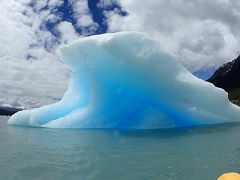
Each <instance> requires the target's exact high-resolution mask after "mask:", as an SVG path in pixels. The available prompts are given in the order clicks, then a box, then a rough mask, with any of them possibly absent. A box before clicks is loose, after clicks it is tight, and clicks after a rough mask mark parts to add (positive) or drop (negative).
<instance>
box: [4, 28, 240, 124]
mask: <svg viewBox="0 0 240 180" xmlns="http://www.w3.org/2000/svg"><path fill="white" fill-rule="evenodd" d="M59 56H60V58H61V59H62V61H63V62H64V63H65V64H67V65H68V67H69V68H70V70H71V77H70V82H69V87H68V90H67V92H66V93H65V94H64V96H63V98H62V100H61V101H59V102H57V103H55V104H52V105H47V106H43V107H40V108H35V109H32V110H24V111H20V112H18V113H16V114H15V115H13V116H12V117H11V118H10V119H9V121H8V123H9V124H10V125H21V126H34V127H48V128H116V129H160V128H177V127H185V126H195V125H203V124H215V123H224V122H234V121H239V120H240V108H239V107H237V106H235V105H234V104H232V103H231V102H229V100H228V97H227V93H226V92H225V91H224V90H223V89H219V88H216V87H215V86H214V85H212V84H210V83H208V82H205V81H203V80H201V79H198V78H197V77H195V76H194V75H192V74H191V73H190V72H189V71H188V70H186V69H185V68H184V67H183V66H182V65H181V64H180V63H179V62H178V60H177V58H176V57H174V56H173V55H171V54H170V53H168V52H165V51H164V50H163V49H162V48H161V47H160V45H159V44H158V43H157V42H156V41H154V40H152V39H151V38H149V37H148V36H147V35H146V34H143V33H139V32H119V33H109V34H103V35H94V36H91V37H85V38H80V39H78V40H76V41H75V42H73V43H72V44H70V45H66V46H63V47H61V48H60V49H59Z"/></svg>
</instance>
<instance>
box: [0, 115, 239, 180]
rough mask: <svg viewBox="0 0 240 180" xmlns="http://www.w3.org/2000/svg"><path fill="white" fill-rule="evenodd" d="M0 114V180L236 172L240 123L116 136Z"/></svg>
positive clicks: (180, 178)
mask: <svg viewBox="0 0 240 180" xmlns="http://www.w3.org/2000/svg"><path fill="white" fill-rule="evenodd" d="M7 119H8V118H7V117H2V116H0V179H4V180H8V179H17V180H28V179H44V180H48V179H53V180H54V179H64V180H65V179H70V180H71V179H74V180H75V179H76V180H77V179H83V180H85V179H98V180H99V179H100V180H101V179H103V180H108V179H111V180H112V179H124V180H125V179H127V180H128V179H129V180H133V179H154V180H155V179H160V180H190V179H191V180H203V179H204V180H212V179H216V178H217V176H219V175H220V174H222V173H223V172H230V171H235V172H239V171H240V125H239V124H234V125H233V124H232V125H230V124H229V125H220V126H219V125H218V126H211V127H201V128H188V129H180V130H164V131H138V132H119V131H114V130H79V129H69V130H66V129H65V130H64V129H46V128H26V127H14V126H8V125H7Z"/></svg>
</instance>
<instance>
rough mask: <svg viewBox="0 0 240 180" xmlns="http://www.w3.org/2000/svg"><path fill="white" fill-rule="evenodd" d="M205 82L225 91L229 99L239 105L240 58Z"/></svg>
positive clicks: (226, 65)
mask: <svg viewBox="0 0 240 180" xmlns="http://www.w3.org/2000/svg"><path fill="white" fill-rule="evenodd" d="M207 81H208V82H211V83H213V84H214V85H215V86H217V87H220V88H223V89H225V90H226V91H227V92H228V93H229V99H230V100H231V101H232V102H233V103H235V104H237V105H240V56H238V57H237V58H236V59H234V60H233V61H231V62H228V63H226V64H224V65H223V66H221V67H220V68H219V69H217V70H216V71H215V73H214V74H213V75H212V76H211V77H210V78H209V79H208V80H207Z"/></svg>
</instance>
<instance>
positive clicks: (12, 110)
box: [0, 107, 23, 116]
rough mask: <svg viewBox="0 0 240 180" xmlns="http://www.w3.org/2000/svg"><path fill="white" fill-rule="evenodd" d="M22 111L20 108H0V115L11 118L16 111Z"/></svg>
mask: <svg viewBox="0 0 240 180" xmlns="http://www.w3.org/2000/svg"><path fill="white" fill-rule="evenodd" d="M22 110H23V109H20V108H13V107H0V115H1V116H11V115H13V114H15V113H16V112H18V111H22Z"/></svg>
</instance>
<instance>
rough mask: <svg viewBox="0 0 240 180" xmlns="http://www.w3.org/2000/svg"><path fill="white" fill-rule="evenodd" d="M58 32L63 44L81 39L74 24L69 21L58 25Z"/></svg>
mask: <svg viewBox="0 0 240 180" xmlns="http://www.w3.org/2000/svg"><path fill="white" fill-rule="evenodd" d="M58 30H59V32H60V33H61V42H62V43H64V44H65V43H68V42H70V41H73V40H76V39H77V38H78V37H79V36H78V34H77V33H76V31H75V29H74V27H73V25H72V23H70V22H67V21H62V22H61V23H60V24H59V25H58Z"/></svg>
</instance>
